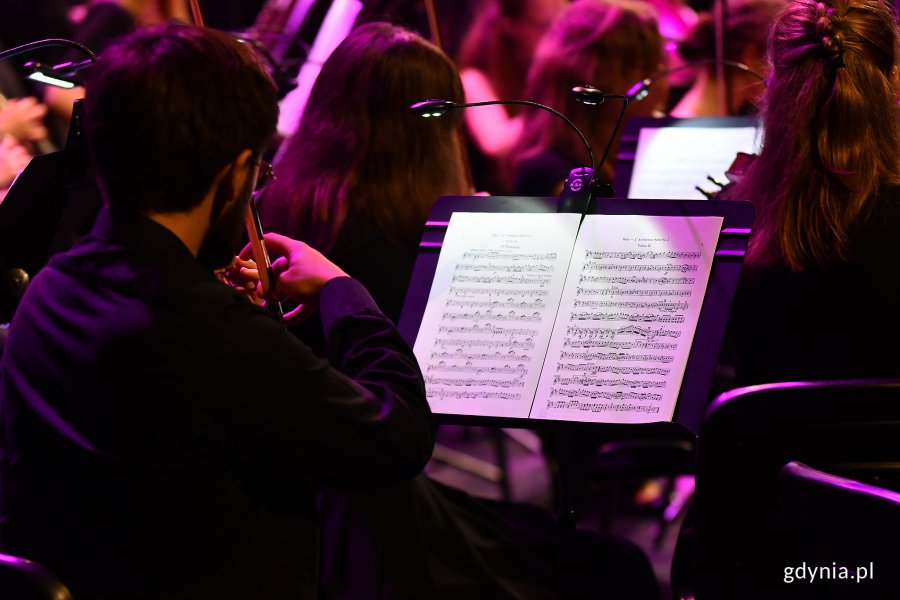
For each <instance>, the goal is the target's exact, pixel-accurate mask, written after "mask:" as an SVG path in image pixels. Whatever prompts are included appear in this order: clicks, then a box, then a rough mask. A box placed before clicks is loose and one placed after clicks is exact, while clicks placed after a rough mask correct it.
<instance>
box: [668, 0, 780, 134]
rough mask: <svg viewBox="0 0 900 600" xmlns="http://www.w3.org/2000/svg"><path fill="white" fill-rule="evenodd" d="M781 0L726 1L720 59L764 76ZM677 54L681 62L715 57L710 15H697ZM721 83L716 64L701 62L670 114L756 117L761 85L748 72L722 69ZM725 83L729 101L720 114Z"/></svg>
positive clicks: (713, 23) (737, 69)
mask: <svg viewBox="0 0 900 600" xmlns="http://www.w3.org/2000/svg"><path fill="white" fill-rule="evenodd" d="M786 3H787V2H786V0H731V1H730V2H729V5H728V15H727V16H728V18H727V21H726V23H725V31H724V35H723V40H724V56H723V59H724V60H728V61H734V62H739V63H742V64H744V65H746V66H748V67H749V68H751V69H753V70H754V71H756V72H758V73H764V72H765V71H766V69H767V67H768V65H767V64H766V37H767V35H768V32H769V29H770V28H771V27H772V23H773V22H774V21H775V17H776V16H777V15H778V13H779V12H780V11H781V10H782V9H783V8H784V6H785V4H786ZM678 54H679V55H680V56H681V58H682V60H683V62H684V63H691V62H695V61H712V60H715V58H716V33H715V22H714V20H713V15H712V14H711V13H702V14H701V15H700V20H699V21H698V22H697V24H696V25H695V26H694V28H693V29H691V31H690V32H688V34H687V35H686V36H685V38H684V39H683V40H681V42H679V44H678ZM724 68H725V80H724V81H719V80H718V77H717V75H716V73H717V72H718V70H719V65H716V64H705V65H702V66H698V67H697V77H696V79H695V81H694V84H693V85H692V86H691V87H690V89H688V91H687V92H686V93H685V95H684V96H683V97H682V98H681V100H680V101H679V102H678V104H676V105H675V107H674V108H673V109H672V110H671V111H670V112H669V116H672V117H678V118H689V117H727V116H733V115H748V114H755V113H756V111H757V108H756V107H757V104H758V103H759V98H760V96H761V95H762V93H763V90H764V89H765V85H764V83H763V82H762V81H761V80H760V79H759V77H756V76H755V75H754V74H752V73H748V72H747V71H744V70H741V69H739V68H735V67H733V66H726V67H724ZM720 85H727V86H729V87H728V93H727V96H726V97H727V99H728V102H729V103H730V105H729V106H726V107H725V113H724V114H723V113H722V112H721V109H720V107H719V91H718V89H719V86H720Z"/></svg>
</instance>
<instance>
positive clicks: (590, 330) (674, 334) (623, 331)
mask: <svg viewBox="0 0 900 600" xmlns="http://www.w3.org/2000/svg"><path fill="white" fill-rule="evenodd" d="M617 335H640V336H642V337H645V338H647V339H648V340H652V339H656V338H657V337H671V338H678V337H681V331H678V330H677V329H664V328H662V327H660V328H659V329H651V328H649V327H638V326H637V325H625V326H623V327H580V326H578V325H569V326H568V327H566V336H567V337H575V338H590V339H596V338H599V339H605V338H614V337H616V336H617Z"/></svg>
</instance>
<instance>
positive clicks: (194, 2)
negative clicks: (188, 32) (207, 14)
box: [182, 0, 206, 27]
mask: <svg viewBox="0 0 900 600" xmlns="http://www.w3.org/2000/svg"><path fill="white" fill-rule="evenodd" d="M182 6H183V5H182ZM191 17H193V19H194V25H196V26H197V27H206V25H204V24H203V13H201V12H200V2H199V0H191Z"/></svg>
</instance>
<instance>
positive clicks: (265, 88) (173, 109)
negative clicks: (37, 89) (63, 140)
mask: <svg viewBox="0 0 900 600" xmlns="http://www.w3.org/2000/svg"><path fill="white" fill-rule="evenodd" d="M92 71H93V72H92V73H91V75H90V78H89V79H88V81H87V93H86V99H85V119H84V129H85V134H86V136H87V140H88V144H89V148H90V150H91V155H92V157H93V160H94V164H95V166H96V168H97V173H98V175H99V178H100V183H101V187H102V188H103V191H104V195H105V197H106V199H107V201H108V203H109V205H110V209H111V210H114V211H127V212H135V211H136V212H141V213H147V212H182V211H186V210H189V209H191V208H193V207H195V206H197V205H198V204H200V202H201V200H202V199H203V195H204V194H205V193H206V191H207V190H208V189H209V187H210V185H212V182H213V180H214V179H215V176H216V175H217V174H218V173H219V172H220V171H221V170H222V169H223V168H224V167H225V165H227V164H228V163H229V162H231V161H232V160H234V159H235V158H236V157H237V156H238V154H240V152H241V151H242V150H244V149H246V148H250V149H251V150H253V151H254V152H260V151H262V149H263V148H264V146H265V145H266V143H267V142H268V141H269V139H270V138H271V136H272V133H273V132H274V130H275V124H276V121H277V118H278V104H277V95H276V90H275V86H274V85H273V83H272V80H271V79H270V78H269V76H268V75H267V74H266V72H265V70H264V69H263V68H262V66H261V64H260V62H259V60H258V59H257V57H256V56H255V54H254V53H253V50H252V49H251V48H250V47H248V46H247V45H246V44H243V43H241V42H238V41H237V40H235V39H233V38H232V37H230V36H229V35H227V34H225V33H222V32H220V31H216V30H212V29H201V28H197V27H192V26H187V25H179V24H173V23H169V24H165V25H161V26H158V27H152V28H148V29H145V30H141V31H138V32H136V33H134V34H131V35H129V36H127V37H125V38H124V39H122V40H121V41H120V42H118V43H116V44H115V45H113V46H111V47H110V48H108V49H107V50H106V51H104V52H103V55H102V57H101V58H100V60H99V62H98V65H97V66H96V67H94V69H92Z"/></svg>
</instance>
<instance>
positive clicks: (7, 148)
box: [0, 135, 31, 188]
mask: <svg viewBox="0 0 900 600" xmlns="http://www.w3.org/2000/svg"><path fill="white" fill-rule="evenodd" d="M30 160H31V155H30V154H29V153H28V150H26V149H25V147H24V146H22V145H21V144H19V143H18V142H17V141H16V140H15V138H13V137H11V136H8V135H7V136H3V138H2V139H0V188H6V187H9V185H10V184H11V183H12V181H13V179H15V178H16V175H18V174H19V172H20V171H21V170H22V169H24V168H25V167H26V166H27V165H28V162H29V161H30Z"/></svg>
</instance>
